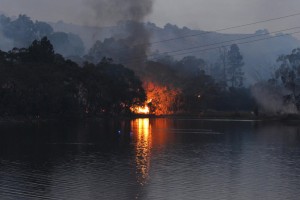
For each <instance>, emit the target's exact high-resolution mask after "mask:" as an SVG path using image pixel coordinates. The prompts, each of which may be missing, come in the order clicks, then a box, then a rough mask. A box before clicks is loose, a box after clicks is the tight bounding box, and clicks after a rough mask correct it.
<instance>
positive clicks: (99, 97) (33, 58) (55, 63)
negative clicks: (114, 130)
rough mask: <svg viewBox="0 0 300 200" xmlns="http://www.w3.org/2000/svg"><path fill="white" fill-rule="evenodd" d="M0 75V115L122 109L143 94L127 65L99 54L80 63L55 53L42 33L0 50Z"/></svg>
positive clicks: (138, 101) (127, 108) (97, 112)
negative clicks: (92, 60)
mask: <svg viewBox="0 0 300 200" xmlns="http://www.w3.org/2000/svg"><path fill="white" fill-rule="evenodd" d="M0 76H1V78H0V113H1V115H2V116H28V117H43V116H61V115H116V114H121V113H124V114H126V113H129V112H130V107H131V106H133V105H139V104H142V103H143V102H144V101H145V99H146V95H145V91H144V89H143V87H142V83H141V81H140V80H139V78H138V77H137V76H136V75H135V73H134V72H133V71H132V70H130V69H127V68H125V67H124V66H122V65H117V64H113V63H112V62H111V61H110V60H109V59H105V58H104V59H102V61H101V62H99V63H98V64H96V65H95V64H91V63H85V64H84V65H83V66H81V67H80V66H79V65H78V64H76V63H74V62H72V61H70V60H66V59H64V58H63V57H62V56H61V55H60V54H56V53H55V52H54V50H53V46H52V44H51V43H50V41H49V40H48V39H47V38H46V37H44V38H42V39H41V40H35V41H34V42H33V43H32V44H31V45H30V46H29V47H28V48H14V49H12V50H11V51H8V52H4V51H0Z"/></svg>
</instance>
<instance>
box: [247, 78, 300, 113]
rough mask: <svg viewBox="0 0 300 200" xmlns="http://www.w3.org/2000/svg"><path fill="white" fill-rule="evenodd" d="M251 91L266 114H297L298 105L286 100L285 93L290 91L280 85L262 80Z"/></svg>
mask: <svg viewBox="0 0 300 200" xmlns="http://www.w3.org/2000/svg"><path fill="white" fill-rule="evenodd" d="M251 92H252V95H253V97H254V98H255V100H256V102H257V103H258V105H259V106H260V108H261V109H262V111H263V112H264V113H266V114H271V115H278V114H297V108H296V105H295V104H294V103H293V102H286V101H285V100H284V95H286V94H289V93H290V92H289V91H287V90H285V89H284V88H282V87H280V86H274V85H271V84H270V83H266V82H260V83H257V84H256V85H255V86H253V87H252V90H251Z"/></svg>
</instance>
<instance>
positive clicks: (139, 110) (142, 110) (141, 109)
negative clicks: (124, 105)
mask: <svg viewBox="0 0 300 200" xmlns="http://www.w3.org/2000/svg"><path fill="white" fill-rule="evenodd" d="M151 101H152V99H150V100H148V101H147V104H148V103H150V102H151ZM131 111H132V112H134V113H135V114H144V115H148V114H150V108H149V106H147V105H144V106H134V107H132V108H131Z"/></svg>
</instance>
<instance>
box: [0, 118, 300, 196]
mask: <svg viewBox="0 0 300 200" xmlns="http://www.w3.org/2000/svg"><path fill="white" fill-rule="evenodd" d="M297 124H298V122H290V123H278V122H274V123H271V122H269V123H263V122H253V121H205V120H195V119H193V120H192V119H150V120H149V119H137V120H132V121H130V120H124V121H117V120H115V121H113V120H98V121H85V122H78V121H76V122H74V121H65V122H40V123H17V124H14V123H2V124H0V138H1V139H0V199H1V200H6V199H55V200H59V199H63V200H68V199H70V200H74V199H80V200H81V199H83V200H85V199H113V200H114V199H125V200H127V199H128V200H132V199H155V200H156V199H170V200H177V199H201V200H203V199H204V200H205V199H209V200H211V199H212V200H214V199H215V200H220V199H224V200H225V199H226V200H227V199H228V200H235V199H237V200H240V199H243V200H248V199H249V200H253V199H264V200H265V199H272V200H276V199H299V196H300V125H297Z"/></svg>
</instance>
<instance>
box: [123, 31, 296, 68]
mask: <svg viewBox="0 0 300 200" xmlns="http://www.w3.org/2000/svg"><path fill="white" fill-rule="evenodd" d="M298 28H299V27H298ZM291 29H295V28H291ZM291 29H289V30H291ZM287 30H288V29H287ZM277 32H279V31H277ZM297 33H300V31H296V32H292V33H286V34H282V35H275V36H271V37H268V38H261V39H256V40H251V41H246V42H239V43H235V44H237V45H243V44H249V43H255V42H259V41H263V40H269V39H274V38H278V37H283V36H288V35H293V34H297ZM260 36H261V35H260ZM238 40H241V39H238ZM238 40H237V41H238ZM220 44H221V43H220ZM221 47H230V45H222V46H218V47H212V48H207V49H200V50H197V51H190V52H184V53H178V54H174V55H172V56H178V55H186V54H190V53H195V52H203V51H211V50H216V49H219V48H221ZM198 48H201V47H198ZM189 49H190V48H189ZM189 49H182V50H181V51H184V50H189ZM173 52H174V51H169V52H164V53H163V54H169V53H173ZM155 56H157V55H150V56H148V57H155ZM144 59H145V58H143V61H145V60H144ZM135 60H136V61H138V59H135ZM139 60H140V61H142V59H141V58H140V59H139ZM130 63H132V62H128V63H126V64H130Z"/></svg>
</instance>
